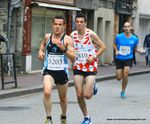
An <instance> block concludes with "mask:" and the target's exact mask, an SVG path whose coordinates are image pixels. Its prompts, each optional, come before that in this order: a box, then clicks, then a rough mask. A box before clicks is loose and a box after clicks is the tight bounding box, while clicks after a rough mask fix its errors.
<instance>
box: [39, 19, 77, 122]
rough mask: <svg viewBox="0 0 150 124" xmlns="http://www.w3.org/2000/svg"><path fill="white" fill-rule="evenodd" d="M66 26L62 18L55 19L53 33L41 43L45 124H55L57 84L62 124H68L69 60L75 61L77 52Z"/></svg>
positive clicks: (40, 54)
mask: <svg viewBox="0 0 150 124" xmlns="http://www.w3.org/2000/svg"><path fill="white" fill-rule="evenodd" d="M65 26H66V23H65V19H64V18H63V17H62V16H55V17H54V19H53V23H52V29H53V33H48V34H46V35H45V38H44V40H43V41H42V42H41V45H40V50H39V54H38V58H39V59H40V60H44V67H43V87H44V100H43V101H44V106H45V111H46V116H47V118H46V121H45V124H53V121H52V116H51V107H52V101H51V97H52V89H53V86H54V84H56V88H57V89H58V94H59V99H60V107H61V117H60V120H61V124H66V111H67V89H68V59H70V60H71V61H72V62H73V61H74V59H75V52H74V49H73V41H72V39H71V37H69V36H68V35H65V34H64V31H65ZM67 58H68V59H67Z"/></svg>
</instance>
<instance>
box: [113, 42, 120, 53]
mask: <svg viewBox="0 0 150 124" xmlns="http://www.w3.org/2000/svg"><path fill="white" fill-rule="evenodd" d="M113 48H114V51H115V55H118V54H119V51H118V49H117V45H116V43H114V44H113Z"/></svg>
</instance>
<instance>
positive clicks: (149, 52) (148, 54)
mask: <svg viewBox="0 0 150 124" xmlns="http://www.w3.org/2000/svg"><path fill="white" fill-rule="evenodd" d="M143 48H144V49H145V59H146V65H148V66H150V33H149V34H147V35H146V36H145V39H144V43H143Z"/></svg>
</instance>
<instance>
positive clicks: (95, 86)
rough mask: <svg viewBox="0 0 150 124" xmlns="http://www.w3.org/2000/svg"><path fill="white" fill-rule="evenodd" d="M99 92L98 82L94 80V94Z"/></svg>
mask: <svg viewBox="0 0 150 124" xmlns="http://www.w3.org/2000/svg"><path fill="white" fill-rule="evenodd" d="M97 92H98V86H97V84H96V82H94V86H93V95H96V94H97Z"/></svg>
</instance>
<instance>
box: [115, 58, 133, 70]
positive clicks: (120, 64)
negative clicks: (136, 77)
mask: <svg viewBox="0 0 150 124" xmlns="http://www.w3.org/2000/svg"><path fill="white" fill-rule="evenodd" d="M132 63H133V59H128V60H119V59H116V60H115V65H116V69H123V68H124V67H125V66H129V67H130V68H132Z"/></svg>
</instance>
